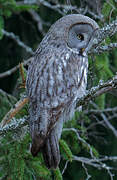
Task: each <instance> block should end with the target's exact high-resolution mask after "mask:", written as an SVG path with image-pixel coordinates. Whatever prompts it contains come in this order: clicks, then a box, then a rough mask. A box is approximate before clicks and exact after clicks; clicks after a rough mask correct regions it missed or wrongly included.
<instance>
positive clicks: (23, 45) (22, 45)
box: [2, 29, 34, 55]
mask: <svg viewBox="0 0 117 180" xmlns="http://www.w3.org/2000/svg"><path fill="white" fill-rule="evenodd" d="M2 33H3V34H4V35H5V36H7V37H9V38H11V39H13V40H14V41H15V42H16V43H17V44H18V45H19V46H21V47H22V48H24V49H25V50H26V52H27V53H29V54H31V55H34V51H33V50H32V48H31V47H29V46H27V45H26V44H24V42H22V41H21V40H20V38H19V36H16V35H15V34H14V33H13V32H7V31H5V30H4V29H2Z"/></svg>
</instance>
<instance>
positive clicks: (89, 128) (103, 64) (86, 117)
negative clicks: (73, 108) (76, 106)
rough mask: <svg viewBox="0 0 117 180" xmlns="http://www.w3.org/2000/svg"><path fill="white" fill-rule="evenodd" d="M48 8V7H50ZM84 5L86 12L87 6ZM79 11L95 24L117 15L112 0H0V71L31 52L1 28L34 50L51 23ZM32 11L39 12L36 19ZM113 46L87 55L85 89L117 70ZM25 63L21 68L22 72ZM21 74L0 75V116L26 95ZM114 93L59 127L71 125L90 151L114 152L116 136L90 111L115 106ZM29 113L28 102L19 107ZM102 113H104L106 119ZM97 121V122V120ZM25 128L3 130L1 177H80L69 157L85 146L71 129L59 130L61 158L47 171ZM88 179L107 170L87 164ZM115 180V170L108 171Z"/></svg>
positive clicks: (45, 179)
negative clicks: (100, 52) (93, 20)
mask: <svg viewBox="0 0 117 180" xmlns="http://www.w3.org/2000/svg"><path fill="white" fill-rule="evenodd" d="M60 4H62V5H63V6H67V5H71V4H72V6H76V7H77V9H76V10H72V11H71V10H69V9H68V8H63V6H61V7H58V8H56V5H60ZM52 7H53V8H52ZM87 9H88V10H87ZM79 12H80V13H82V14H85V15H88V16H89V17H91V18H93V19H95V20H96V21H97V23H98V24H99V25H100V27H103V26H104V25H106V24H108V23H109V22H112V21H113V20H115V19H116V16H117V1H116V0H110V1H106V0H99V1H96V2H95V1H90V0H83V1H80V0H79V1H77V0H73V1H71V2H70V1H68V0H64V1H63V0H48V1H46V0H43V1H42V0H24V1H23V0H20V1H18V0H0V73H2V72H5V71H7V70H9V69H11V68H12V67H14V66H16V65H18V64H19V63H20V62H23V61H24V60H26V59H28V58H29V57H31V54H30V53H29V52H27V51H26V49H25V48H22V47H21V46H19V45H18V43H17V42H16V41H15V40H13V39H12V38H10V37H8V36H7V35H5V34H4V31H3V30H5V31H7V32H12V33H14V35H16V36H19V38H20V40H21V41H22V42H23V43H24V44H26V45H27V46H29V47H31V48H32V50H33V51H35V50H36V48H37V47H38V44H39V42H40V41H41V40H42V38H43V36H44V35H45V33H46V32H47V31H48V29H49V27H50V26H51V24H52V23H54V22H55V21H56V20H57V19H59V18H60V17H62V16H63V15H65V14H70V13H79ZM34 13H36V14H37V15H38V19H39V20H40V21H39V22H37V20H36V18H34V17H36V14H34ZM116 40H117V34H115V35H114V36H113V37H111V38H109V37H108V38H107V39H105V41H103V44H104V45H105V44H108V43H110V42H112V43H113V42H116ZM116 59H117V50H116V49H113V50H112V51H111V52H106V53H102V54H100V55H91V56H90V57H89V74H88V89H90V88H91V87H92V86H95V85H97V84H98V83H99V82H102V81H106V80H108V79H110V78H112V77H113V75H114V74H115V73H116V69H117V60H116ZM27 68H28V67H27V66H26V70H27ZM20 85H21V75H20V73H19V70H17V71H16V72H15V73H13V74H12V75H10V76H7V77H5V78H1V79H0V120H2V118H3V117H4V115H5V114H6V113H7V112H8V111H9V110H10V108H12V107H13V105H14V104H15V103H16V102H17V100H19V99H20V97H21V95H22V94H23V93H25V90H24V89H21V88H20ZM116 99H117V92H116V91H112V92H111V93H107V94H103V95H101V96H99V97H97V98H96V99H95V100H94V101H93V102H91V103H90V104H88V105H87V106H84V107H83V112H76V113H75V115H74V117H73V119H72V121H69V122H68V123H66V124H65V125H64V128H72V127H74V128H76V129H78V132H79V134H80V137H82V138H83V139H84V140H85V141H86V142H88V143H89V144H90V145H91V147H92V152H93V155H94V156H95V157H96V158H98V157H100V155H103V156H106V155H109V156H112V155H113V156H116V155H117V140H116V137H115V136H114V135H113V132H112V131H111V130H110V129H109V128H108V127H107V126H106V125H104V122H103V119H102V116H101V114H96V113H91V112H90V111H89V110H90V109H100V110H104V109H106V108H109V107H111V108H113V107H116V106H117V100H116ZM27 114H28V105H26V106H25V107H24V108H23V110H21V111H20V112H19V114H18V116H17V118H19V117H20V118H21V117H23V116H24V115H27ZM109 115H110V114H107V116H108V117H111V115H110V116H109ZM116 120H117V115H115V116H114V117H113V118H111V121H110V122H111V124H112V125H113V126H114V127H115V128H117V121H116ZM100 122H101V123H102V124H101V123H100ZM27 128H28V127H24V128H22V129H19V131H18V132H14V133H6V135H5V136H4V137H1V138H0V179H1V180H29V179H30V180H35V179H37V180H38V179H40V180H51V179H55V180H59V179H60V180H61V179H62V178H63V179H64V180H70V179H72V180H85V179H86V177H87V176H86V172H85V169H84V168H83V165H82V163H80V162H76V161H73V160H72V158H73V155H76V156H78V157H80V156H81V157H89V156H90V153H89V151H90V150H89V148H88V146H87V145H86V144H85V143H83V142H81V141H78V138H77V135H76V134H75V132H73V131H63V134H62V139H61V140H60V150H61V162H60V167H59V168H58V169H56V170H51V171H50V170H48V169H47V168H46V167H45V165H44V162H43V158H42V155H41V153H40V154H39V155H38V157H36V158H33V157H32V155H31V154H30V152H29V144H30V143H31V139H30V135H29V133H28V131H27ZM66 161H69V163H68V166H67V168H66V171H65V172H64V174H63V175H62V171H63V169H64V166H65V163H66ZM108 165H110V166H113V167H115V168H116V167H117V162H108ZM86 167H87V170H88V173H89V174H90V175H91V178H90V179H92V180H99V179H103V180H108V179H110V176H109V174H108V173H107V171H105V170H99V169H97V168H94V167H91V166H89V165H86ZM113 173H114V175H115V176H114V178H115V179H117V172H116V170H115V171H114V172H113Z"/></svg>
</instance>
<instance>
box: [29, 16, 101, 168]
mask: <svg viewBox="0 0 117 180" xmlns="http://www.w3.org/2000/svg"><path fill="white" fill-rule="evenodd" d="M97 28H98V25H97V24H96V22H95V21H93V20H92V19H90V18H88V17H86V16H83V15H76V14H72V15H67V16H65V17H63V18H61V19H59V20H58V21H57V22H56V23H55V24H54V25H52V26H51V28H50V30H49V31H48V33H47V35H46V36H45V37H44V39H43V40H42V42H41V43H40V45H39V47H38V49H37V51H36V53H35V56H34V60H33V61H32V63H31V64H30V65H29V69H28V74H27V83H26V84H27V95H28V97H29V101H30V104H29V115H30V133H31V137H32V146H31V152H32V155H33V156H36V155H37V154H38V152H39V151H42V153H43V157H44V160H45V163H46V166H47V167H48V168H56V167H57V166H58V164H59V161H60V153H59V142H58V141H59V138H60V136H61V132H62V127H63V122H65V121H67V120H69V119H71V117H72V116H73V114H74V111H75V104H76V99H77V98H78V97H81V96H83V95H84V94H85V89H86V84H87V69H88V58H87V54H86V53H87V51H88V50H89V48H90V47H91V45H92V40H93V39H94V35H95V30H96V29H97ZM77 36H79V37H80V39H78V40H77V39H76V38H78V37H77ZM81 38H82V39H81Z"/></svg>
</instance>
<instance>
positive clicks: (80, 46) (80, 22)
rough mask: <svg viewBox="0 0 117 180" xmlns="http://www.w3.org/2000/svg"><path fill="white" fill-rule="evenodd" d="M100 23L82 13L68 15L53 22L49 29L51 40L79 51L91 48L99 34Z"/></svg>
mask: <svg viewBox="0 0 117 180" xmlns="http://www.w3.org/2000/svg"><path fill="white" fill-rule="evenodd" d="M98 29H99V26H98V24H97V23H96V22H95V21H94V20H93V19H91V18H89V17H87V16H84V15H81V14H71V15H66V16H64V17H62V18H61V19H59V20H58V21H56V22H55V24H53V25H52V26H51V28H50V30H49V32H48V33H49V35H50V36H48V34H47V36H48V37H49V39H50V41H51V40H52V41H56V44H57V42H58V43H59V44H62V43H63V44H65V45H66V46H67V47H68V48H70V49H73V50H76V51H77V52H78V53H81V54H82V52H85V53H87V51H88V50H89V49H90V48H91V46H92V44H93V41H94V39H95V38H96V36H97V30H98Z"/></svg>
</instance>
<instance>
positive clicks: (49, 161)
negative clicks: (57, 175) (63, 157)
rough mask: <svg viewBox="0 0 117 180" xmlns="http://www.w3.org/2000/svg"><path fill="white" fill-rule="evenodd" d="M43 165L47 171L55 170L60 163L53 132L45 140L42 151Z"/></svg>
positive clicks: (57, 143)
mask: <svg viewBox="0 0 117 180" xmlns="http://www.w3.org/2000/svg"><path fill="white" fill-rule="evenodd" d="M42 153H43V158H44V161H45V165H46V166H47V168H48V169H51V168H54V169H56V168H57V166H58V165H59V162H60V152H59V142H58V137H57V136H56V135H55V132H54V131H52V132H51V133H50V135H49V137H48V138H47V139H46V141H45V144H44V146H43V149H42Z"/></svg>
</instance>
